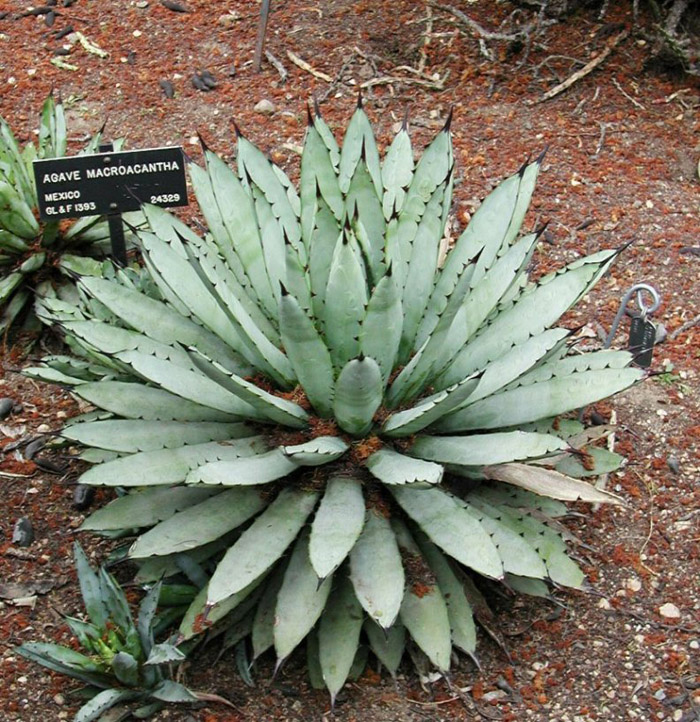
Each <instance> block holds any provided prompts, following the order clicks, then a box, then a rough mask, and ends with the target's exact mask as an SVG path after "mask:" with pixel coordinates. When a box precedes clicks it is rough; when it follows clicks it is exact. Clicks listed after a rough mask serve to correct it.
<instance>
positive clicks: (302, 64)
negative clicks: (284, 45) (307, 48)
mask: <svg viewBox="0 0 700 722" xmlns="http://www.w3.org/2000/svg"><path fill="white" fill-rule="evenodd" d="M287 57H288V58H289V59H290V60H291V61H292V62H293V63H294V65H296V66H297V67H298V68H301V69H302V70H305V71H306V72H307V73H310V74H311V75H313V76H314V78H319V79H320V80H325V81H326V82H327V83H332V82H333V78H331V76H330V75H327V74H326V73H324V72H322V71H320V70H316V69H315V68H313V67H311V65H309V64H308V63H307V62H306V60H302V59H301V58H300V57H299V56H298V55H297V54H296V53H293V52H292V51H291V50H287Z"/></svg>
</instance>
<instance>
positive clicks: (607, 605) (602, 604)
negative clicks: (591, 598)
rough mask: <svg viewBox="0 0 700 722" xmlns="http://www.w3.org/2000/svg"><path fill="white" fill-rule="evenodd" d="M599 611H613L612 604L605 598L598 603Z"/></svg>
mask: <svg viewBox="0 0 700 722" xmlns="http://www.w3.org/2000/svg"><path fill="white" fill-rule="evenodd" d="M598 609H605V610H606V611H607V610H609V609H612V607H611V606H610V602H609V601H608V600H607V599H606V598H605V597H603V598H602V599H601V600H600V601H599V602H598Z"/></svg>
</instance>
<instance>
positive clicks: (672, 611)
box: [659, 602, 681, 619]
mask: <svg viewBox="0 0 700 722" xmlns="http://www.w3.org/2000/svg"><path fill="white" fill-rule="evenodd" d="M659 614H660V615H661V616H662V617H666V619H680V618H681V610H680V609H678V607H677V606H676V605H675V604H672V603H671V602H666V604H662V605H661V606H660V607H659Z"/></svg>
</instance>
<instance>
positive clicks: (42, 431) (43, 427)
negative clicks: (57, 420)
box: [36, 424, 51, 434]
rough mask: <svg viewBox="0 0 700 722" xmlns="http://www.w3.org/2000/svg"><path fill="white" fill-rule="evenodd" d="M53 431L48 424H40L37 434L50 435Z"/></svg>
mask: <svg viewBox="0 0 700 722" xmlns="http://www.w3.org/2000/svg"><path fill="white" fill-rule="evenodd" d="M50 431H51V427H50V426H49V425H48V424H39V426H37V427H36V432H37V434H48V433H49V432H50Z"/></svg>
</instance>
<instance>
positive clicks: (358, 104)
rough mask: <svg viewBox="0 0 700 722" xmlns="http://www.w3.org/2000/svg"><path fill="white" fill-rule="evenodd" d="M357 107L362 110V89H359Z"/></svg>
mask: <svg viewBox="0 0 700 722" xmlns="http://www.w3.org/2000/svg"><path fill="white" fill-rule="evenodd" d="M357 109H358V110H362V90H358V91H357Z"/></svg>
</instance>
